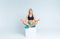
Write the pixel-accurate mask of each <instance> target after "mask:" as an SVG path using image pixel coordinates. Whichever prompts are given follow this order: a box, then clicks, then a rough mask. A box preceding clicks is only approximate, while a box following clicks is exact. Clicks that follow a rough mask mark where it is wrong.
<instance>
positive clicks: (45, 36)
mask: <svg viewBox="0 0 60 39" xmlns="http://www.w3.org/2000/svg"><path fill="white" fill-rule="evenodd" d="M0 39H26V36H24V35H22V34H20V33H0ZM35 39H60V32H37V35H36V37H35Z"/></svg>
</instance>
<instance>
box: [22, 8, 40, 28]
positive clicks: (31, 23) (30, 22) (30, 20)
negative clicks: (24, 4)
mask: <svg viewBox="0 0 60 39" xmlns="http://www.w3.org/2000/svg"><path fill="white" fill-rule="evenodd" d="M21 21H22V22H23V24H24V25H26V27H35V26H36V24H37V22H38V21H39V20H36V17H35V16H34V14H33V10H32V9H31V8H30V9H29V13H28V15H27V16H26V20H25V21H24V20H21ZM26 27H25V28H26Z"/></svg>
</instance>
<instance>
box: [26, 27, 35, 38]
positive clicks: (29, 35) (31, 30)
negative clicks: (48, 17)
mask: <svg viewBox="0 0 60 39" xmlns="http://www.w3.org/2000/svg"><path fill="white" fill-rule="evenodd" d="M25 36H26V39H36V27H34V28H28V29H25Z"/></svg>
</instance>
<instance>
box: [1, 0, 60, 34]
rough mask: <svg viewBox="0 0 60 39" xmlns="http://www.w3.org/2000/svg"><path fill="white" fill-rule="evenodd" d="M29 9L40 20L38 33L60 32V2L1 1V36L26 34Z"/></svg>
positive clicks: (41, 0)
mask: <svg viewBox="0 0 60 39" xmlns="http://www.w3.org/2000/svg"><path fill="white" fill-rule="evenodd" d="M29 8H32V9H33V11H34V14H35V15H36V17H37V18H40V21H39V23H38V25H37V27H38V28H37V29H38V32H60V0H0V34H1V33H20V32H21V33H24V28H23V27H24V25H23V24H22V22H21V21H20V19H24V17H25V16H26V15H27V13H28V10H29Z"/></svg>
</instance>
